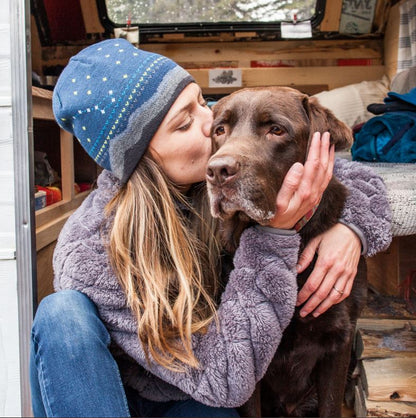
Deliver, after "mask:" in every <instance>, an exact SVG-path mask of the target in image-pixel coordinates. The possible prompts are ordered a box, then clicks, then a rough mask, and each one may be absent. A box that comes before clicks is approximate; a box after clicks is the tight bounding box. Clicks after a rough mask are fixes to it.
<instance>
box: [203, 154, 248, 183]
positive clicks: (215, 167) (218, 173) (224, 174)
mask: <svg viewBox="0 0 416 418" xmlns="http://www.w3.org/2000/svg"><path fill="white" fill-rule="evenodd" d="M239 170H240V163H239V162H238V161H237V160H236V159H235V158H234V157H231V156H224V157H218V158H213V159H212V160H211V161H210V162H209V164H208V167H207V174H206V176H207V180H208V181H209V182H211V183H215V184H224V183H227V182H230V181H232V180H233V179H235V177H236V176H237V174H238V172H239Z"/></svg>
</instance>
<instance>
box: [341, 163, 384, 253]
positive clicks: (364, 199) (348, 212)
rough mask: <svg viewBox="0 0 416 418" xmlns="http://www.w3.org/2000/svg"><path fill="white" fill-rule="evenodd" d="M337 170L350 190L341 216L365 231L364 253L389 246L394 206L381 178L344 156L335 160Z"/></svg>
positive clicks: (344, 221)
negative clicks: (390, 202) (390, 203)
mask: <svg viewBox="0 0 416 418" xmlns="http://www.w3.org/2000/svg"><path fill="white" fill-rule="evenodd" d="M334 174H335V176H336V177H337V178H338V179H339V180H341V182H342V183H343V184H344V185H345V186H346V187H347V188H348V192H349V194H348V197H347V201H346V203H345V206H344V210H343V212H342V216H341V219H342V220H343V223H345V224H347V225H348V224H350V225H354V226H355V227H356V228H358V229H359V230H360V231H361V232H362V237H364V238H365V240H366V242H363V249H366V251H365V252H364V253H363V255H365V256H372V255H374V254H376V253H377V252H379V251H383V250H385V249H387V248H388V246H389V245H390V243H391V240H392V230H391V210H390V206H389V203H388V200H387V191H386V186H385V184H384V182H383V180H382V178H381V177H380V176H378V175H376V174H375V173H374V171H373V170H372V169H371V168H369V167H367V166H365V165H363V164H361V163H359V162H350V161H347V160H344V159H341V158H337V159H336V160H335V167H334Z"/></svg>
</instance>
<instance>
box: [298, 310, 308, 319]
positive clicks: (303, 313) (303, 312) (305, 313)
mask: <svg viewBox="0 0 416 418" xmlns="http://www.w3.org/2000/svg"><path fill="white" fill-rule="evenodd" d="M299 315H300V316H301V317H302V318H304V317H305V316H306V315H307V312H305V311H300V313H299Z"/></svg>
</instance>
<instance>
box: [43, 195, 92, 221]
mask: <svg viewBox="0 0 416 418" xmlns="http://www.w3.org/2000/svg"><path fill="white" fill-rule="evenodd" d="M89 193H90V191H89V190H87V191H85V192H82V193H78V194H77V195H75V196H74V198H73V199H72V200H70V201H64V200H61V201H60V202H57V203H54V204H53V205H51V206H46V207H45V208H43V209H39V210H37V211H36V214H35V219H36V228H40V227H41V226H43V225H45V224H47V223H48V222H49V221H50V220H51V219H57V218H60V217H61V216H63V215H64V214H65V213H66V212H68V211H72V210H73V209H75V208H77V207H78V206H79V205H80V204H81V203H82V201H83V200H84V199H85V198H86V197H87V196H88V194H89Z"/></svg>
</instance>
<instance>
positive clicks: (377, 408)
mask: <svg viewBox="0 0 416 418" xmlns="http://www.w3.org/2000/svg"><path fill="white" fill-rule="evenodd" d="M365 405H366V409H367V416H369V417H415V416H416V405H415V404H413V403H411V402H393V401H392V402H380V401H370V400H368V399H366V401H365Z"/></svg>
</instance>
